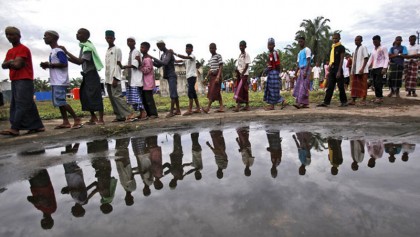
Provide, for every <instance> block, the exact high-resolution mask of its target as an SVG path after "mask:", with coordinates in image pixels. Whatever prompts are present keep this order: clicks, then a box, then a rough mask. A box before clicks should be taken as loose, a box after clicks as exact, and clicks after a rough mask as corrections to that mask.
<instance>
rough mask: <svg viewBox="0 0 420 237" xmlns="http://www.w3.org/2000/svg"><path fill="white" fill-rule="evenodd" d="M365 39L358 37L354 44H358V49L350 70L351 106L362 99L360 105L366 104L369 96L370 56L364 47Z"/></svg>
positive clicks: (355, 51)
mask: <svg viewBox="0 0 420 237" xmlns="http://www.w3.org/2000/svg"><path fill="white" fill-rule="evenodd" d="M362 41H363V37H362V36H360V35H359V36H356V38H355V39H354V43H355V44H356V49H355V50H354V55H353V63H352V67H351V70H350V75H351V77H352V80H351V97H352V99H353V100H352V101H351V102H350V103H349V105H355V104H356V99H357V98H362V102H360V104H362V105H365V104H366V96H367V89H368V88H367V87H368V86H367V78H368V73H369V70H368V67H366V64H367V62H368V60H369V54H368V50H367V48H366V46H364V45H362Z"/></svg>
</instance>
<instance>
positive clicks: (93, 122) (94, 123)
mask: <svg viewBox="0 0 420 237" xmlns="http://www.w3.org/2000/svg"><path fill="white" fill-rule="evenodd" d="M86 125H96V122H95V121H87V122H86Z"/></svg>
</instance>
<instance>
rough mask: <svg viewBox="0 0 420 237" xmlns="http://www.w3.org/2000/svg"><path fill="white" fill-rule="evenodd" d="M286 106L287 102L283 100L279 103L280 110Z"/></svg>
mask: <svg viewBox="0 0 420 237" xmlns="http://www.w3.org/2000/svg"><path fill="white" fill-rule="evenodd" d="M286 106H287V102H286V101H285V100H283V101H282V102H281V107H280V109H284V108H285V107H286Z"/></svg>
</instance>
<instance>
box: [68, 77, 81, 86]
mask: <svg viewBox="0 0 420 237" xmlns="http://www.w3.org/2000/svg"><path fill="white" fill-rule="evenodd" d="M82 80H83V79H82V78H80V77H76V78H72V79H71V80H70V89H74V88H80V85H81V84H82Z"/></svg>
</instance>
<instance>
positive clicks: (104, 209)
mask: <svg viewBox="0 0 420 237" xmlns="http://www.w3.org/2000/svg"><path fill="white" fill-rule="evenodd" d="M99 208H100V209H101V211H102V213H103V214H109V213H111V212H112V210H113V207H112V205H111V204H110V203H102V204H101V206H100V207H99Z"/></svg>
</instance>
